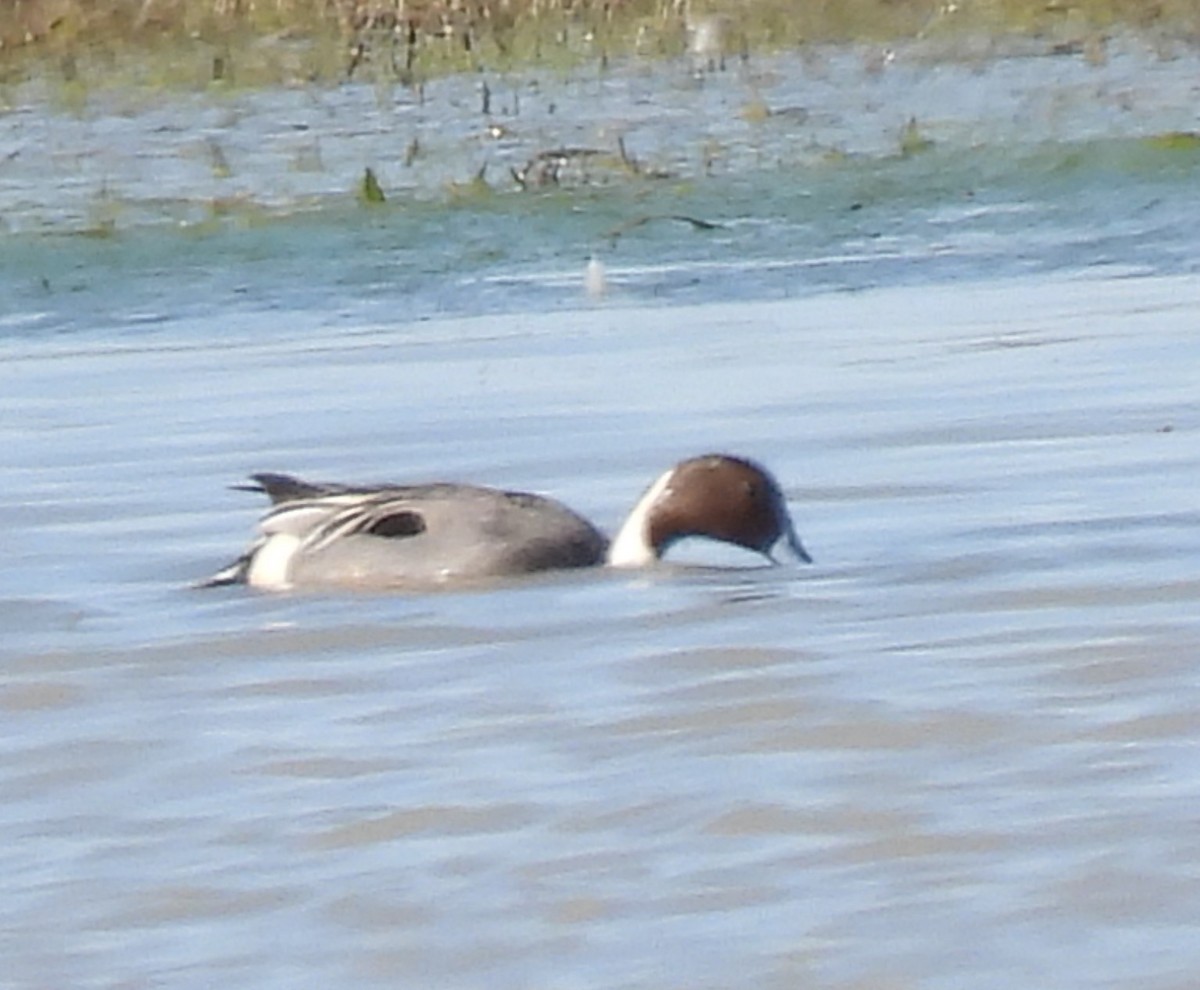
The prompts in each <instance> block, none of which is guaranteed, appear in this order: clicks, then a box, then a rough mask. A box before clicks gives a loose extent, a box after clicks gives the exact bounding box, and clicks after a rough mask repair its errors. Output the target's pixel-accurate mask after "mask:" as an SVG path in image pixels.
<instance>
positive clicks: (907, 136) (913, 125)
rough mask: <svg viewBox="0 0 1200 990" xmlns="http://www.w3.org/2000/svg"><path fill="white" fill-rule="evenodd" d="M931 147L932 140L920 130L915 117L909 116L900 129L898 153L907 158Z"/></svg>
mask: <svg viewBox="0 0 1200 990" xmlns="http://www.w3.org/2000/svg"><path fill="white" fill-rule="evenodd" d="M932 147H933V141H931V140H930V139H929V138H927V137H926V136H925V135H924V134H923V133H922V132H921V128H920V125H918V124H917V118H916V117H910V118H909V120H908V123H907V124H905V125H904V128H903V129H902V130H901V131H900V154H901V155H902V156H903V157H905V158H909V157H911V156H912V155H919V154H921V152H923V151H928V150H929V149H930V148H932Z"/></svg>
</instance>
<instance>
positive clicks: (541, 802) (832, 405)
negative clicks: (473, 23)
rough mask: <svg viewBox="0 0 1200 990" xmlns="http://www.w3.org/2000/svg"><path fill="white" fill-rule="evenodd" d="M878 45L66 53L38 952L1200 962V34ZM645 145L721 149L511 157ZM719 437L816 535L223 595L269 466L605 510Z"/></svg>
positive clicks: (28, 621)
mask: <svg viewBox="0 0 1200 990" xmlns="http://www.w3.org/2000/svg"><path fill="white" fill-rule="evenodd" d="M870 54H871V53H869V52H867V51H865V50H859V49H844V50H827V51H820V52H810V53H808V56H807V57H806V58H799V57H792V56H780V57H778V58H773V59H753V60H751V62H750V63H749V65H746V66H739V67H737V68H736V69H734V70H731V71H730V72H727V73H713V74H706V75H702V76H697V75H696V74H695V73H694V72H693V71H692V69H691V68H690V67H689V66H686V65H679V64H674V63H672V64H665V65H660V66H657V67H654V68H651V69H648V68H642V67H637V66H634V67H624V69H623V70H621V71H615V72H611V73H608V74H604V75H602V74H598V73H595V72H592V73H590V74H588V73H581V74H580V75H578V76H573V77H570V78H554V77H549V76H536V77H535V76H534V74H531V76H530V78H529V79H507V80H500V81H493V82H494V85H493V90H494V91H495V92H496V93H497V94H499V95H498V96H497V97H496V99H495V105H496V106H497V108H499V109H498V110H497V117H498V118H500V119H501V122H502V123H503V124H504V126H505V127H506V128H507V129H508V130H507V133H506V135H505V136H504V137H502V138H501V139H495V138H491V137H488V136H487V134H486V128H485V127H484V125H485V124H486V123H487V122H486V121H484V120H482V119H481V117H480V115H479V113H478V102H477V96H478V93H477V86H478V80H477V79H468V80H449V81H446V82H444V83H438V84H436V85H432V86H431V87H430V89H429V91H428V92H427V94H426V98H425V101H424V102H423V103H419V102H417V101H416V100H415V99H414V98H413V97H412V95H411V94H407V93H405V92H404V91H401V90H397V91H396V93H395V94H394V104H387V103H385V102H384V101H381V97H380V93H379V92H378V91H377V90H373V89H371V88H369V87H357V86H347V87H342V88H338V89H334V90H317V91H311V92H309V91H281V92H277V93H244V94H235V95H232V96H230V95H223V96H220V97H214V96H212V95H186V96H185V95H181V96H175V97H171V98H169V99H155V100H145V101H139V100H137V99H134V98H133V97H132V96H129V95H128V94H125V95H122V94H119V93H105V92H100V93H97V94H96V95H95V96H94V98H93V101H92V103H91V104H89V107H88V108H87V110H86V111H85V112H84V113H83V114H80V115H77V116H67V115H63V114H58V113H55V112H52V111H51V110H49V109H48V108H47V105H46V104H43V103H38V102H37V100H38V99H39V98H41V97H39V91H38V90H37V89H36V88H33V87H31V88H27V89H25V90H22V91H21V92H22V97H21V99H22V100H24V101H25V102H21V100H18V101H17V104H16V106H15V108H14V109H12V110H10V111H9V112H8V113H6V114H4V115H3V116H0V141H3V142H4V143H5V146H6V147H10V148H12V149H13V150H14V151H15V152H16V154H15V155H13V156H11V157H9V158H7V159H5V160H4V163H3V164H2V165H0V202H2V203H3V204H4V213H3V216H4V224H5V227H6V232H5V233H4V234H3V236H2V237H0V300H2V301H3V302H2V306H0V441H2V446H3V449H4V456H3V458H0V513H3V518H4V519H5V520H6V524H5V527H4V539H3V544H2V547H0V553H3V559H4V560H5V566H4V567H3V568H0V624H2V627H3V629H4V636H3V638H2V639H0V715H2V716H3V720H4V724H5V727H6V728H5V731H4V733H3V734H0V740H2V741H0V788H2V789H3V792H4V794H5V795H6V799H5V802H4V805H3V810H0V877H3V879H2V880H0V894H2V896H0V986H3V987H5V988H6V990H7V988H9V987H12V988H14V990H17V988H20V990H25V988H30V990H33V988H42V987H48V986H54V987H67V986H70V987H114V986H127V987H158V986H171V987H187V988H191V987H195V988H202V987H203V988H207V987H211V986H212V985H214V983H218V982H226V983H231V984H237V985H239V986H247V987H250V986H253V987H281V988H282V987H289V988H291V987H297V986H299V987H308V986H312V987H328V986H331V985H351V984H353V985H356V986H380V987H384V986H386V987H395V986H398V985H403V986H439V987H463V988H475V987H481V988H482V987H487V988H489V990H495V988H508V987H511V988H524V987H531V986H538V987H571V988H585V987H596V988H600V987H603V988H613V987H629V988H635V987H636V988H655V990H657V988H661V987H663V986H679V987H689V988H702V987H734V986H751V985H753V986H756V987H797V986H811V987H821V988H825V987H836V988H851V987H857V988H861V987H868V986H869V987H876V986H878V987H914V988H915V987H921V988H941V987H945V988H959V987H963V986H970V987H973V988H978V987H987V988H990V987H995V988H1004V990H1008V988H1011V987H1012V986H1014V984H1017V983H1020V984H1032V985H1038V986H1043V985H1044V986H1054V987H1078V988H1083V987H1089V988H1090V987H1095V986H1101V985H1102V986H1106V987H1119V988H1130V990H1133V988H1136V990H1147V988H1151V990H1159V988H1161V990H1177V988H1180V987H1185V986H1189V985H1190V984H1191V982H1192V981H1193V979H1194V974H1195V972H1196V971H1197V969H1198V967H1200V949H1198V948H1197V944H1196V940H1195V938H1194V935H1193V933H1194V931H1195V925H1196V923H1197V921H1200V879H1198V878H1200V843H1198V842H1197V839H1196V836H1197V834H1200V833H1198V832H1197V827H1196V826H1197V824H1198V823H1197V811H1198V809H1200V763H1198V761H1197V758H1196V755H1195V753H1196V747H1195V740H1196V735H1197V732H1200V719H1198V717H1197V715H1196V712H1197V711H1200V697H1197V695H1198V691H1200V680H1198V678H1197V674H1196V669H1197V658H1198V657H1200V620H1198V618H1197V616H1200V609H1198V608H1197V605H1198V604H1200V579H1198V577H1197V574H1198V571H1197V567H1196V560H1197V559H1198V550H1200V539H1198V537H1197V533H1200V510H1198V509H1197V506H1196V494H1195V493H1196V491H1197V490H1198V488H1200V444H1197V442H1196V436H1197V429H1198V427H1200V400H1198V398H1197V390H1196V370H1195V369H1196V368H1197V367H1200V337H1198V335H1197V333H1196V320H1195V314H1196V312H1197V307H1198V306H1200V278H1197V273H1196V264H1197V261H1196V259H1197V258H1200V251H1197V246H1198V245H1197V235H1196V227H1195V224H1194V222H1193V217H1194V216H1195V215H1196V212H1197V210H1196V206H1197V203H1196V196H1197V194H1196V183H1195V181H1194V179H1195V175H1196V169H1197V166H1198V165H1200V151H1197V149H1195V148H1192V147H1190V142H1189V141H1187V140H1186V139H1183V138H1177V139H1170V140H1153V138H1154V136H1155V135H1164V134H1168V133H1169V132H1174V131H1186V130H1187V129H1188V128H1189V127H1191V126H1193V125H1194V82H1193V80H1194V79H1195V78H1196V76H1195V69H1196V63H1195V57H1194V56H1193V55H1191V54H1188V53H1186V52H1183V53H1179V54H1180V57H1178V58H1175V59H1173V60H1167V59H1160V58H1159V57H1158V55H1157V54H1156V53H1155V52H1152V51H1150V50H1148V49H1144V48H1142V47H1140V46H1139V45H1138V44H1137V43H1136V42H1135V41H1132V40H1128V39H1126V40H1124V41H1120V42H1119V43H1118V42H1114V43H1113V44H1112V45H1111V46H1110V50H1109V58H1108V61H1107V62H1106V63H1105V64H1103V65H1089V64H1086V63H1085V62H1083V60H1082V59H1079V58H1075V57H1051V56H1044V55H1038V56H1034V55H1032V54H1027V55H1026V56H1024V57H1019V58H1018V57H1015V56H1014V57H1004V58H995V59H992V60H989V61H985V62H978V61H965V60H963V61H958V60H954V59H948V60H947V59H941V60H933V59H931V58H930V57H929V53H928V51H926V50H924V49H921V48H917V47H914V48H913V49H911V50H901V51H899V52H897V57H896V58H895V59H894V60H893V61H891V62H889V63H887V64H886V67H885V68H884V69H883V70H882V72H881V73H878V74H877V73H876V72H875V70H874V69H873V68H872V67H871V60H870V59H869V58H868V57H867V56H868V55H870ZM505 87H508V88H507V89H506V88H505ZM518 89H519V90H520V92H521V94H522V96H521V99H520V107H521V109H520V113H519V114H518V113H513V112H509V113H507V115H505V113H504V107H505V106H506V100H507V101H508V103H511V102H512V101H511V93H512V92H515V91H517V90H518ZM506 92H507V93H508V94H509V96H508V97H506V96H505V95H504V94H505V93H506ZM44 95H45V94H41V96H42V97H44ZM160 95H161V94H160ZM758 99H761V100H763V101H765V102H766V103H767V105H768V107H769V108H770V109H772V110H773V111H774V112H773V113H772V114H771V115H769V116H766V117H765V118H763V117H762V116H761V114H756V113H748V112H746V107H747V106H748V105H749V104H750V103H751V102H752V101H754V100H758ZM551 104H553V106H554V109H553V110H551V109H550V106H551ZM914 116H915V117H916V118H917V120H918V124H919V127H920V129H921V131H922V133H923V134H926V135H927V136H928V137H929V138H930V139H931V140H932V141H933V142H934V143H933V146H932V147H931V148H929V149H927V150H925V151H922V152H921V153H918V154H912V155H909V156H907V157H906V156H904V155H902V154H901V153H900V150H901V149H900V139H899V135H900V132H901V129H902V128H903V126H904V124H905V122H906V121H907V120H908V119H910V118H911V117H914ZM617 133H622V134H624V135H625V137H626V143H627V146H628V147H629V148H631V149H632V150H633V152H634V153H635V154H636V155H637V156H638V158H639V160H641V161H643V162H644V163H645V166H646V168H647V169H650V168H651V167H653V168H656V169H660V170H662V171H665V172H669V173H670V176H669V177H666V178H649V177H647V176H644V175H643V176H631V175H628V174H623V173H622V172H621V170H620V169H615V170H614V169H610V170H609V171H605V172H602V173H601V171H600V170H598V171H597V173H596V174H592V175H586V176H579V175H572V176H571V177H570V178H569V181H566V182H564V184H563V185H562V186H560V187H559V188H556V189H548V190H541V191H521V190H520V189H517V188H515V186H514V185H513V184H512V183H506V182H505V181H504V176H505V175H506V169H507V167H508V166H510V165H517V164H520V163H522V162H524V161H526V160H527V159H528V158H529V156H530V155H532V154H533V153H534V152H535V151H536V150H539V149H545V148H549V147H558V146H566V145H589V146H590V145H597V146H603V147H605V148H611V146H612V145H613V143H614V142H615V136H614V135H615V134H617ZM413 136H418V137H419V138H420V143H421V145H422V146H423V148H424V149H425V151H424V152H423V154H422V155H421V156H419V157H418V158H417V159H416V160H415V161H414V163H413V164H412V165H411V166H407V167H406V166H404V165H403V164H402V156H403V153H404V148H405V146H406V145H407V143H408V141H409V140H411V138H412V137H413ZM210 141H217V142H218V143H219V144H220V145H221V148H222V150H223V153H224V157H225V158H226V159H227V161H228V165H229V174H223V175H218V174H216V171H215V170H214V168H213V166H212V162H211V160H210V158H211V154H212V152H211V148H210V145H209V142H210ZM484 160H486V161H487V162H488V172H487V176H488V181H489V182H490V183H491V185H492V191H490V192H488V193H486V194H480V193H479V192H478V191H476V192H475V193H473V194H472V193H468V192H466V191H464V190H457V189H455V190H451V189H448V188H447V183H448V182H451V181H454V182H465V181H466V180H467V179H469V178H470V176H471V175H472V174H474V172H475V170H476V169H477V168H478V165H479V164H481V163H482V162H483V161H484ZM318 165H319V167H318ZM368 165H370V166H371V167H373V168H374V169H376V171H377V172H378V174H379V175H380V177H381V181H382V183H383V184H384V186H385V190H386V192H387V194H388V202H387V203H386V204H383V205H382V206H374V207H368V206H366V205H363V204H361V203H359V202H357V201H356V199H355V197H354V189H355V187H356V184H357V182H358V181H359V179H360V178H361V171H362V169H363V168H365V167H366V166H368ZM217 198H219V199H221V202H220V204H218V206H217V207H216V208H214V205H213V203H214V199H217ZM678 216H686V217H691V218H693V219H699V220H703V221H706V222H707V223H711V224H713V225H714V226H713V227H711V228H705V227H700V228H697V227H696V226H695V225H693V224H691V223H688V222H685V221H680V220H678V219H670V218H671V217H678ZM643 221H644V222H643ZM614 230H619V231H620V233H619V234H617V235H616V236H614V235H613V231H614ZM592 258H596V259H598V260H599V261H600V262H601V263H602V264H603V266H604V270H605V273H606V279H607V289H606V291H605V292H604V293H602V294H599V295H588V294H587V292H585V269H586V266H587V264H588V262H589V259H592ZM710 449H727V450H733V451H736V452H740V453H745V454H749V455H751V456H754V457H757V458H760V459H761V460H763V461H764V462H766V463H767V464H769V465H770V466H771V467H772V468H773V470H774V471H775V472H776V473H777V475H778V476H779V478H780V479H781V482H782V484H783V486H784V489H785V492H786V495H787V497H788V499H789V503H790V504H791V506H792V510H793V512H794V514H795V517H796V520H797V524H798V527H799V529H800V532H801V535H802V536H803V538H804V540H805V543H806V545H807V546H808V547H809V548H810V550H811V551H812V552H813V554H814V556H815V557H816V563H815V564H814V565H813V566H812V567H809V568H803V569H802V568H765V569H763V568H757V569H747V568H745V567H744V566H743V565H744V563H745V561H744V560H742V559H741V558H737V557H730V556H729V555H726V554H723V553H721V552H719V551H716V550H714V549H713V548H706V547H703V546H695V547H684V548H681V553H680V554H679V555H678V556H676V557H674V558H673V559H672V560H671V561H670V562H668V564H667V565H665V566H663V567H662V568H659V569H655V570H652V571H649V572H646V573H640V574H637V573H635V574H625V573H622V574H609V573H605V572H602V571H601V572H596V573H591V574H575V573H573V574H569V575H551V576H547V577H545V578H541V579H538V580H535V581H530V582H522V583H517V584H513V585H504V586H499V587H496V588H490V589H484V590H472V591H463V592H459V591H449V592H447V593H444V594H437V595H405V596H388V595H379V596H352V595H345V596H337V595H319V596H318V595H313V596H305V595H263V594H255V593H250V592H247V591H246V590H245V589H239V588H234V589H221V590H210V591H205V592H202V591H198V590H196V589H195V588H193V587H192V586H191V585H192V582H194V581H196V580H197V579H200V578H203V577H205V576H207V575H208V574H210V573H211V572H212V571H214V570H215V569H216V568H217V567H219V566H221V565H223V564H225V563H227V562H228V561H229V560H230V559H231V558H232V557H233V556H234V555H235V554H236V553H238V552H239V551H240V550H241V548H242V547H243V546H244V545H245V543H246V541H247V540H248V539H250V537H251V535H252V532H253V527H254V521H255V518H256V515H257V513H258V511H259V510H260V508H261V507H260V506H259V505H258V504H257V502H256V500H255V498H254V497H253V496H252V495H249V494H247V493H244V492H238V491H231V490H229V488H228V486H229V485H231V484H234V483H236V482H238V481H239V480H240V479H241V478H242V477H243V476H244V475H246V474H248V473H249V472H251V471H255V470H290V471H295V472H297V473H300V474H304V475H310V476H313V477H315V478H321V479H330V480H345V481H375V480H382V479H391V480H397V481H416V480H432V479H435V478H448V479H465V480H474V481H480V482H485V483H491V484H496V485H501V486H505V487H519V488H528V489H530V490H536V491H542V492H546V493H550V494H553V495H555V496H557V497H559V498H562V499H564V500H565V501H567V502H568V503H570V504H571V505H572V506H574V507H576V508H578V509H579V510H580V511H583V512H584V513H586V514H587V515H588V516H589V517H591V518H593V519H595V520H596V521H597V522H598V523H599V524H600V525H602V526H603V527H605V528H607V529H609V530H610V531H611V530H612V529H614V528H615V527H616V526H617V525H618V524H619V522H620V520H621V518H622V514H623V513H624V512H625V511H627V510H628V508H629V507H630V505H631V504H632V503H633V501H634V499H635V498H636V497H637V495H638V494H639V493H640V491H641V490H642V488H643V487H644V486H645V485H646V484H648V483H649V482H650V481H651V480H652V479H653V478H654V477H655V476H656V475H657V474H658V473H659V472H660V471H661V470H663V469H664V468H665V467H666V466H667V465H669V464H670V463H672V462H673V461H674V460H675V459H677V458H679V457H683V456H687V455H690V454H695V453H698V452H701V451H704V450H710Z"/></svg>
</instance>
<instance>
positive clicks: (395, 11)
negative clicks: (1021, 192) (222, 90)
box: [0, 0, 1200, 76]
mask: <svg viewBox="0 0 1200 990" xmlns="http://www.w3.org/2000/svg"><path fill="white" fill-rule="evenodd" d="M705 18H707V19H709V20H710V21H713V20H720V21H721V22H722V23H724V24H726V25H730V24H733V25H736V32H737V39H738V42H737V43H738V46H739V47H746V46H749V47H764V46H765V47H778V46H786V45H793V44H799V43H802V42H805V41H844V40H864V39H874V40H881V39H888V38H899V37H913V36H919V35H923V34H928V33H932V32H935V31H944V30H955V29H962V30H966V31H971V30H976V31H986V32H989V33H996V34H999V33H1004V32H1011V31H1016V32H1022V33H1028V32H1042V31H1053V30H1056V29H1057V28H1059V27H1061V25H1063V24H1064V23H1068V22H1069V23H1071V24H1073V25H1075V26H1076V27H1077V28H1078V29H1079V30H1080V31H1083V32H1086V31H1094V32H1098V31H1104V30H1108V29H1110V28H1112V27H1113V26H1114V25H1125V26H1128V27H1131V28H1134V29H1139V30H1155V31H1159V32H1163V33H1167V32H1169V33H1170V34H1171V35H1172V36H1173V37H1175V38H1180V37H1184V38H1194V37H1196V36H1197V34H1198V32H1200V0H0V67H5V66H6V67H7V71H8V73H11V72H12V69H13V65H14V64H15V63H19V64H22V65H28V64H30V63H31V62H35V61H38V60H44V59H46V58H50V59H51V60H53V59H62V58H71V59H75V58H78V57H81V56H83V55H85V54H88V53H97V52H99V53H103V54H106V55H111V54H136V53H137V52H139V51H148V50H162V49H166V48H170V47H172V46H174V47H177V46H179V45H180V44H190V43H195V42H204V43H209V44H216V45H224V46H237V45H246V44H251V43H254V42H262V41H264V40H266V41H287V42H306V41H307V42H320V43H323V44H328V43H331V42H332V43H335V44H336V45H337V47H338V49H339V50H340V51H341V52H343V53H344V62H343V64H342V69H343V70H344V71H348V72H351V73H352V72H353V71H354V70H355V69H356V68H357V66H358V65H359V64H360V63H362V62H363V61H365V60H368V59H369V58H375V59H376V60H378V61H381V60H380V59H378V55H379V53H380V52H384V51H386V53H387V56H388V61H389V62H390V64H391V65H392V67H394V68H396V70H397V72H398V73H399V74H400V75H401V76H403V75H404V74H405V73H409V74H411V73H413V72H414V71H415V70H416V69H418V68H421V69H422V70H423V71H425V72H434V71H439V70H452V69H455V68H466V67H472V66H478V65H481V64H489V63H491V64H494V63H497V62H503V61H506V60H524V61H538V60H540V59H543V58H547V57H552V56H553V49H555V48H556V47H557V48H559V49H563V50H568V51H574V52H575V53H576V54H578V53H580V51H581V47H582V46H581V39H584V40H586V42H587V46H588V53H589V54H594V55H598V56H600V57H606V56H607V55H609V54H618V53H621V52H632V51H638V52H646V53H649V54H665V53H672V52H679V51H682V50H683V49H684V48H685V46H686V44H687V37H688V35H687V31H688V28H689V26H691V25H694V24H696V23H699V22H700V21H702V20H704V19H705ZM422 60H424V62H425V63H426V64H424V65H423V66H421V65H420V63H421V62H422ZM320 74H321V73H320V72H319V71H316V70H314V71H313V72H312V75H313V76H319V75H320Z"/></svg>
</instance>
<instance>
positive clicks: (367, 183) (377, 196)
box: [358, 168, 387, 206]
mask: <svg viewBox="0 0 1200 990" xmlns="http://www.w3.org/2000/svg"><path fill="white" fill-rule="evenodd" d="M358 199H359V202H361V203H365V204H366V205H368V206H377V205H379V204H380V203H386V202H387V196H385V195H384V194H383V187H382V186H380V184H379V179H378V178H376V176H375V172H374V171H373V170H372V169H370V168H367V169H364V170H363V177H362V181H361V182H360V183H359V184H358Z"/></svg>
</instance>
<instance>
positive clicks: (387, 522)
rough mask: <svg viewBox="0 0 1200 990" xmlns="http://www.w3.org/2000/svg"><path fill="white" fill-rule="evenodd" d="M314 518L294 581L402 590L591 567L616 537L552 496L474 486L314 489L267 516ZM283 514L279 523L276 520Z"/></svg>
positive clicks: (296, 563)
mask: <svg viewBox="0 0 1200 990" xmlns="http://www.w3.org/2000/svg"><path fill="white" fill-rule="evenodd" d="M321 506H326V507H327V509H328V511H327V512H326V513H325V514H324V515H323V516H322V517H321V518H320V519H319V520H318V521H317V522H316V523H315V524H310V523H309V522H308V521H306V525H305V529H306V532H305V533H304V534H303V536H302V537H301V541H300V546H299V547H298V548H297V550H296V553H295V555H294V556H293V558H292V560H291V565H290V582H291V583H292V584H294V585H321V584H329V585H360V586H369V587H401V586H406V585H407V586H420V585H431V584H444V583H447V582H455V581H469V580H472V579H480V578H496V577H504V576H509V575H519V574H529V573H532V572H536V571H543V570H552V569H558V568H571V567H590V566H593V565H596V564H600V563H602V562H603V561H604V555H605V552H606V550H607V546H608V541H607V540H606V539H605V537H604V535H603V534H602V533H600V532H599V530H597V529H596V528H595V527H594V526H592V524H591V523H589V522H588V521H587V520H586V519H584V518H583V517H582V516H580V515H578V514H576V513H575V512H572V511H571V510H570V509H568V508H567V507H566V506H564V505H562V504H561V503H559V502H556V501H554V500H553V499H548V498H544V497H542V496H540V495H532V494H528V493H524V492H504V491H499V490H496V489H492V488H482V487H476V486H471V485H449V484H439V485H420V486H396V487H391V486H389V487H383V488H376V489H370V490H367V489H343V488H338V487H336V486H309V487H307V488H303V489H299V490H297V491H296V493H295V494H294V495H292V497H291V498H290V499H289V498H283V499H281V500H280V504H279V505H278V507H277V508H276V509H275V510H274V511H273V512H272V513H271V514H269V515H268V517H267V519H266V520H264V524H265V528H267V529H268V530H269V529H270V528H271V527H272V526H273V525H274V526H278V527H279V528H280V529H281V530H286V529H287V525H286V524H287V520H288V517H289V516H291V515H292V514H296V518H300V517H301V516H306V517H307V520H309V521H311V520H312V519H313V518H314V517H313V516H312V515H311V514H312V513H313V510H314V508H316V507H321ZM272 517H274V523H273V522H272Z"/></svg>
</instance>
